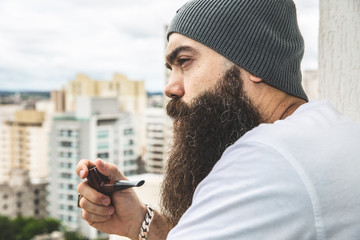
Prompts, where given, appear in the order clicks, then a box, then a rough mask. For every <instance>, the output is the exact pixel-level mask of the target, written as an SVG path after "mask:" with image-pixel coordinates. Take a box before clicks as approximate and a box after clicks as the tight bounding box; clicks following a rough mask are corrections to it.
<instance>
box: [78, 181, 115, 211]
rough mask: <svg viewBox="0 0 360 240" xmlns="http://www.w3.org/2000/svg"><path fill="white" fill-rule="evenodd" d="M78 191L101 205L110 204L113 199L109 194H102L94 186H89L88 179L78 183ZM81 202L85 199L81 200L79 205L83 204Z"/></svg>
mask: <svg viewBox="0 0 360 240" xmlns="http://www.w3.org/2000/svg"><path fill="white" fill-rule="evenodd" d="M77 190H78V193H79V194H81V195H82V196H83V198H86V199H87V200H89V201H90V202H92V203H94V204H96V205H100V206H109V205H110V203H111V199H110V197H109V196H107V195H105V194H102V193H100V192H98V191H96V190H95V189H93V188H92V187H90V186H89V184H88V183H87V181H85V182H82V183H80V184H79V185H78V188H77ZM81 202H83V199H81V200H80V201H79V205H80V206H81Z"/></svg>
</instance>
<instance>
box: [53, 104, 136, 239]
mask: <svg viewBox="0 0 360 240" xmlns="http://www.w3.org/2000/svg"><path fill="white" fill-rule="evenodd" d="M76 105H77V109H76V112H75V113H72V114H60V115H56V116H55V117H54V119H53V126H52V131H51V135H50V148H51V151H50V159H51V161H50V163H51V164H50V169H51V170H50V173H51V174H50V185H49V186H50V187H49V193H50V195H49V212H50V214H51V216H52V217H55V218H57V219H59V220H61V221H62V223H63V225H65V226H66V227H67V228H68V229H69V230H75V231H79V232H81V233H82V234H83V235H84V236H86V237H88V238H90V239H95V238H97V237H99V235H101V233H99V232H98V231H97V230H96V229H94V228H92V227H90V226H89V225H88V224H87V223H86V222H85V221H83V220H82V219H81V216H80V210H79V209H78V208H77V207H76V206H77V189H76V188H77V185H78V184H79V183H80V182H81V181H83V180H82V179H80V178H79V177H78V176H77V174H76V172H75V167H76V164H77V163H78V161H79V160H80V159H82V158H86V159H89V160H91V161H95V160H96V159H97V158H102V159H103V160H104V161H107V162H110V163H113V164H115V165H116V166H117V167H118V168H119V169H120V170H121V171H122V172H123V173H124V174H125V175H127V176H130V175H133V174H136V173H137V172H136V171H137V168H138V166H137V160H138V157H139V146H138V145H137V142H138V141H137V138H136V136H137V135H136V130H135V128H134V124H133V123H132V120H131V117H130V116H131V115H130V114H129V113H124V112H119V111H118V101H117V99H116V98H91V97H79V98H78V99H77V104H76Z"/></svg>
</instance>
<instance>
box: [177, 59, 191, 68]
mask: <svg viewBox="0 0 360 240" xmlns="http://www.w3.org/2000/svg"><path fill="white" fill-rule="evenodd" d="M189 60H190V59H188V58H180V59H179V60H178V61H177V62H178V64H179V65H180V66H182V65H183V64H184V63H186V62H187V61H189Z"/></svg>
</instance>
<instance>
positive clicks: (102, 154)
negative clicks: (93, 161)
mask: <svg viewBox="0 0 360 240" xmlns="http://www.w3.org/2000/svg"><path fill="white" fill-rule="evenodd" d="M97 157H98V158H102V159H107V158H109V153H107V152H106V153H98V154H97Z"/></svg>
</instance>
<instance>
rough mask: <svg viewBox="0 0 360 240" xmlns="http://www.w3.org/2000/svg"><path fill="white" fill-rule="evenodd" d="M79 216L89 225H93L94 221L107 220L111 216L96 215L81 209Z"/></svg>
mask: <svg viewBox="0 0 360 240" xmlns="http://www.w3.org/2000/svg"><path fill="white" fill-rule="evenodd" d="M81 217H82V218H83V219H84V220H85V221H87V222H88V223H89V224H90V225H92V226H93V225H94V223H98V222H105V221H108V220H109V219H110V218H111V215H106V216H102V215H97V214H93V213H91V212H88V211H86V210H84V209H83V210H82V212H81Z"/></svg>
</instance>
